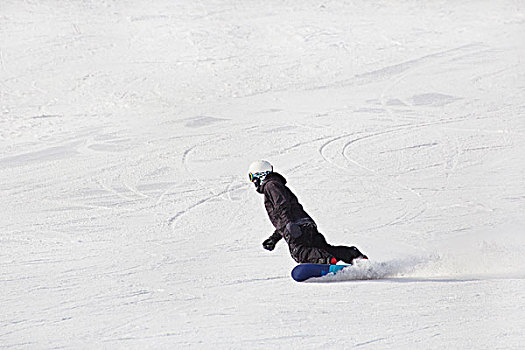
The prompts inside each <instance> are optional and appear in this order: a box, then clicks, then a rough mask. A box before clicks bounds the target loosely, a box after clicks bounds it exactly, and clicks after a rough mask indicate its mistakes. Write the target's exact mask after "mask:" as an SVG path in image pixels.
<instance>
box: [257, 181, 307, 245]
mask: <svg viewBox="0 0 525 350" xmlns="http://www.w3.org/2000/svg"><path fill="white" fill-rule="evenodd" d="M257 190H258V191H259V192H260V193H262V194H264V206H265V207H266V212H267V213H268V216H269V218H270V221H271V222H272V224H273V226H274V227H275V232H274V234H273V235H272V237H273V238H274V239H275V240H276V241H278V240H279V239H281V238H282V237H284V238H285V240H286V241H287V242H289V241H290V235H289V232H288V231H287V230H286V225H287V224H289V223H295V222H297V221H299V220H301V219H303V220H304V219H306V220H308V221H311V222H312V223H313V220H312V218H310V216H309V215H308V214H307V213H306V212H305V211H304V209H303V206H302V205H301V204H300V203H299V201H298V200H297V197H296V196H295V195H294V194H293V193H292V191H290V189H289V188H288V187H286V179H285V178H284V177H283V176H282V175H281V174H279V173H270V174H268V176H266V179H265V180H264V181H263V183H262V184H261V186H260V187H259V188H258V189H257Z"/></svg>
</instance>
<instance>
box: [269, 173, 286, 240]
mask: <svg viewBox="0 0 525 350" xmlns="http://www.w3.org/2000/svg"><path fill="white" fill-rule="evenodd" d="M265 191H267V192H268V198H269V199H270V201H271V202H272V204H273V207H274V208H275V210H276V212H277V215H278V216H279V222H280V224H281V226H280V227H279V228H278V230H284V229H285V227H286V224H288V223H289V222H292V216H291V215H290V198H289V195H288V193H287V191H286V187H284V185H281V184H276V183H275V182H272V183H269V184H268V185H266V188H265Z"/></svg>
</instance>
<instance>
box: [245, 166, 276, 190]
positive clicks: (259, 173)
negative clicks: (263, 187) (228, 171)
mask: <svg viewBox="0 0 525 350" xmlns="http://www.w3.org/2000/svg"><path fill="white" fill-rule="evenodd" d="M272 172H273V166H272V165H271V164H270V163H269V162H267V161H265V160H258V161H255V162H253V163H252V164H250V168H249V170H248V178H249V179H250V181H251V182H254V183H256V186H257V185H258V184H257V183H259V184H260V183H262V182H263V181H264V179H265V178H266V176H267V175H268V174H270V173H272Z"/></svg>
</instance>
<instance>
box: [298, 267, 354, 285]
mask: <svg viewBox="0 0 525 350" xmlns="http://www.w3.org/2000/svg"><path fill="white" fill-rule="evenodd" d="M348 266H352V265H325V264H299V265H297V266H296V267H294V268H293V270H292V278H293V279H294V280H295V281H297V282H303V281H306V280H308V279H310V278H314V277H322V276H325V275H328V274H330V273H333V274H335V273H336V272H337V271H341V270H342V269H344V268H345V267H348Z"/></svg>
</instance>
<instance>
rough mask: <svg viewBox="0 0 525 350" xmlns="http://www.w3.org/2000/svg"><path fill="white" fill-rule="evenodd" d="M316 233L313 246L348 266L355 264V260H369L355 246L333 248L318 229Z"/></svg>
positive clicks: (313, 237) (313, 236) (313, 235)
mask: <svg viewBox="0 0 525 350" xmlns="http://www.w3.org/2000/svg"><path fill="white" fill-rule="evenodd" d="M315 231H316V232H315V233H314V234H312V245H313V246H315V247H317V248H319V249H322V250H324V251H326V252H328V254H330V255H332V256H333V257H335V258H336V259H337V260H341V261H343V262H345V263H347V264H353V261H354V259H368V258H367V256H366V255H364V254H363V253H361V252H360V251H359V249H357V248H356V247H354V246H352V247H347V246H333V245H331V244H328V243H327V242H326V239H325V237H324V236H323V234H322V233H320V232H319V231H317V229H315Z"/></svg>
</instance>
